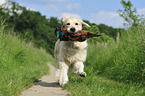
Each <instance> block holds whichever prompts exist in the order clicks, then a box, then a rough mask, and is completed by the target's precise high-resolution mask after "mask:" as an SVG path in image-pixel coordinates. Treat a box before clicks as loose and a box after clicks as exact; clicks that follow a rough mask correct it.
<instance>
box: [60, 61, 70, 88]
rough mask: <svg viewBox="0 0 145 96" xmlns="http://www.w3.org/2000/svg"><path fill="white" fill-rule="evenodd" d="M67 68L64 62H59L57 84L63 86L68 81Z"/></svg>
mask: <svg viewBox="0 0 145 96" xmlns="http://www.w3.org/2000/svg"><path fill="white" fill-rule="evenodd" d="M68 68H69V66H68V65H67V64H66V63H65V62H59V70H60V77H59V84H60V85H61V86H63V85H64V84H66V83H67V82H68V75H67V72H68Z"/></svg>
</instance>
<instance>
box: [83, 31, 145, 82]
mask: <svg viewBox="0 0 145 96" xmlns="http://www.w3.org/2000/svg"><path fill="white" fill-rule="evenodd" d="M123 33H124V34H123V36H122V37H121V38H120V41H119V44H118V45H117V44H115V43H112V44H110V45H105V44H97V45H95V44H93V45H90V46H89V50H88V58H87V61H86V63H85V64H86V66H88V67H91V68H92V69H93V72H97V74H98V75H102V76H105V77H108V78H110V79H113V80H116V81H123V82H126V83H127V82H134V83H135V82H136V83H138V82H142V83H144V82H145V73H144V72H145V29H144V28H132V29H129V30H128V31H126V32H123Z"/></svg>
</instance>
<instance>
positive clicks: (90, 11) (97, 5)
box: [0, 0, 145, 28]
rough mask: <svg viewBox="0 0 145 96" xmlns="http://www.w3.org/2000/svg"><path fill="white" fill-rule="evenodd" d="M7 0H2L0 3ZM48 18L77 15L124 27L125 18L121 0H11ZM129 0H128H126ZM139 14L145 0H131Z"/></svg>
mask: <svg viewBox="0 0 145 96" xmlns="http://www.w3.org/2000/svg"><path fill="white" fill-rule="evenodd" d="M5 1H6V0H0V4H2V3H4V2H5ZM11 1H14V2H17V3H19V4H20V5H21V6H25V7H26V8H29V9H31V10H35V11H39V12H40V13H41V14H42V15H46V17H47V18H50V17H58V18H63V17H66V18H69V17H76V18H80V19H82V20H89V21H90V22H91V23H96V24H106V25H108V26H112V27H114V28H120V27H123V23H124V19H123V18H122V17H120V16H119V14H117V13H116V11H117V10H119V9H121V10H123V7H122V5H121V3H120V2H121V0H11ZM126 1H128V0H126ZM130 1H131V2H132V3H133V5H134V6H133V7H135V8H136V9H137V10H138V13H139V14H144V15H145V0H130Z"/></svg>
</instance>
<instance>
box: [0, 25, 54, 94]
mask: <svg viewBox="0 0 145 96" xmlns="http://www.w3.org/2000/svg"><path fill="white" fill-rule="evenodd" d="M5 33H6V32H5V30H4V27H3V26H2V25H1V26H0V96H14V95H18V94H20V93H21V92H22V91H23V90H25V89H27V88H28V87H30V86H32V85H33V82H35V81H37V80H38V78H40V77H41V76H42V75H45V74H48V72H49V67H48V66H47V62H53V58H52V56H51V55H49V54H48V53H47V52H46V51H45V50H43V49H37V48H34V47H33V44H31V43H29V44H26V43H25V41H22V40H20V39H19V38H18V37H16V36H15V35H13V36H12V35H9V34H5ZM7 33H9V32H7Z"/></svg>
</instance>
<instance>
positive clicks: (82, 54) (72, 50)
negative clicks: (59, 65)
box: [61, 42, 87, 62]
mask: <svg viewBox="0 0 145 96" xmlns="http://www.w3.org/2000/svg"><path fill="white" fill-rule="evenodd" d="M86 54H87V42H63V43H62V44H61V55H62V56H64V58H65V59H67V60H68V61H72V62H73V61H75V60H77V61H78V60H79V61H85V59H86Z"/></svg>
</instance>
